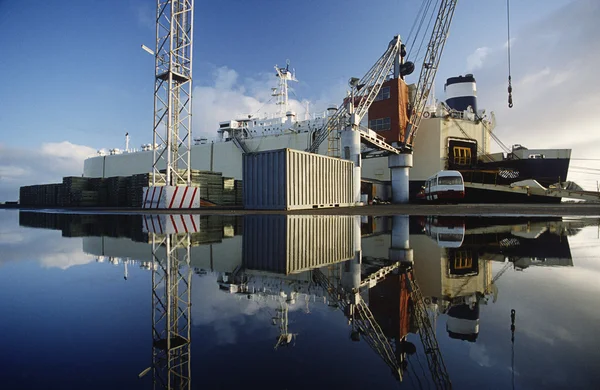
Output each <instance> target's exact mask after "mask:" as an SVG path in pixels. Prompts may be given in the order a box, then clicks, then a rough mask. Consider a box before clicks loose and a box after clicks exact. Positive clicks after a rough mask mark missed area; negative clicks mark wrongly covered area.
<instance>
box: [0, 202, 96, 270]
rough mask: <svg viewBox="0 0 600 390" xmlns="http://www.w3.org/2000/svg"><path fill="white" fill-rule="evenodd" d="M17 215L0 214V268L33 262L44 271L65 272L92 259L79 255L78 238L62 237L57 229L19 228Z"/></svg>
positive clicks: (79, 245) (80, 240)
mask: <svg viewBox="0 0 600 390" xmlns="http://www.w3.org/2000/svg"><path fill="white" fill-rule="evenodd" d="M19 214H20V213H18V212H15V211H13V210H6V211H4V212H0V267H1V266H2V265H4V264H6V263H9V262H21V261H31V260H35V261H37V262H38V263H39V264H40V266H42V267H44V268H60V269H62V270H65V269H67V268H69V267H72V266H75V265H83V264H87V263H90V262H92V261H93V260H94V258H93V257H92V256H89V255H86V254H84V253H83V251H82V239H81V238H63V237H61V235H62V234H61V231H59V230H51V229H31V228H25V227H20V226H19V218H20V216H19Z"/></svg>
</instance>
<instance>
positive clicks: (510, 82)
mask: <svg viewBox="0 0 600 390" xmlns="http://www.w3.org/2000/svg"><path fill="white" fill-rule="evenodd" d="M512 107H513V101H512V80H511V77H510V76H508V108H512Z"/></svg>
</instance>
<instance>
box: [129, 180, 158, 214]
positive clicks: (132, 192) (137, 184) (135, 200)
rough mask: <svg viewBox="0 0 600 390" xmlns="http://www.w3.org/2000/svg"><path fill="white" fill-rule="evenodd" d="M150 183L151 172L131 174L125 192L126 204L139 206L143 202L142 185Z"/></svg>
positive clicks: (147, 185) (145, 185) (148, 185)
mask: <svg viewBox="0 0 600 390" xmlns="http://www.w3.org/2000/svg"><path fill="white" fill-rule="evenodd" d="M151 185H152V174H151V173H141V174H137V175H133V176H131V184H130V185H129V191H128V193H127V205H128V206H129V207H138V208H141V207H142V206H143V203H144V187H150V186H151Z"/></svg>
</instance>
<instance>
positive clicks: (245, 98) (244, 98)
mask: <svg viewBox="0 0 600 390" xmlns="http://www.w3.org/2000/svg"><path fill="white" fill-rule="evenodd" d="M274 74H275V72H270V73H260V74H258V75H256V76H254V77H247V78H245V79H243V80H241V78H240V76H239V74H238V72H236V71H235V70H233V69H230V68H228V67H225V66H223V67H220V68H217V69H216V70H215V71H214V72H213V79H212V82H211V83H210V84H209V85H204V86H197V87H195V88H194V91H193V108H192V110H193V115H194V117H193V118H194V119H193V132H194V136H195V137H196V136H199V135H202V136H204V137H207V138H209V139H211V138H214V137H216V131H217V128H218V124H219V122H222V121H226V120H230V119H234V118H240V117H246V116H247V115H255V116H258V117H265V116H268V115H270V114H274V113H276V112H277V111H278V110H279V106H277V105H276V104H275V102H276V100H275V97H273V96H271V94H272V90H271V89H272V88H273V87H276V86H277V82H278V80H277V78H276V77H275V76H274ZM288 85H289V91H290V93H289V96H290V98H289V99H288V104H289V110H292V111H295V112H296V114H297V115H298V118H301V119H303V118H304V115H305V112H306V103H307V102H309V101H308V100H306V99H302V100H299V99H297V98H296V99H294V98H293V96H294V93H293V87H294V83H293V82H290V83H289V84H288ZM344 88H345V87H344ZM343 91H344V89H342V88H340V87H339V86H338V85H336V86H334V87H332V88H326V89H325V90H324V91H321V92H322V95H321V97H319V98H318V99H316V101H310V102H309V105H310V109H309V110H310V112H315V111H318V110H324V109H325V108H326V106H327V105H328V104H331V102H332V101H333V102H336V101H337V102H341V100H342V99H343V97H344V93H343Z"/></svg>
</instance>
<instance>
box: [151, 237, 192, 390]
mask: <svg viewBox="0 0 600 390" xmlns="http://www.w3.org/2000/svg"><path fill="white" fill-rule="evenodd" d="M190 236H191V235H190V233H183V234H155V233H150V238H151V239H152V255H153V260H154V264H153V267H152V338H153V343H152V368H153V372H154V375H153V377H154V387H155V388H160V389H169V390H171V389H188V390H189V389H190V388H191V365H190V364H191V362H190V341H191V313H190V310H191V288H192V286H191V283H192V268H191V267H190V240H191V237H190Z"/></svg>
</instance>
